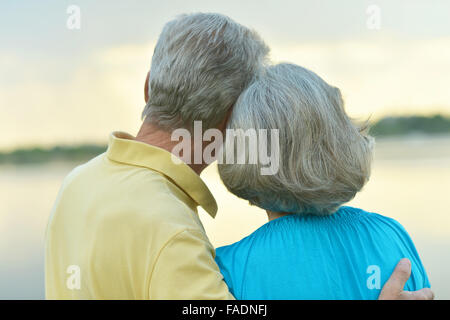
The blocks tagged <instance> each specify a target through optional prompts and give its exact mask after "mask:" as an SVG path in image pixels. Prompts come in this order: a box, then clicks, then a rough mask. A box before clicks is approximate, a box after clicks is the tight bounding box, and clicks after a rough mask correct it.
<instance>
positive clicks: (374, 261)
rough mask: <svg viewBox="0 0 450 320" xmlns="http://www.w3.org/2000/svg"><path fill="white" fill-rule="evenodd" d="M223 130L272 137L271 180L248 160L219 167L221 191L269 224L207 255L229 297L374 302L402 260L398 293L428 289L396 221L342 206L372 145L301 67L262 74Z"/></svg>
mask: <svg viewBox="0 0 450 320" xmlns="http://www.w3.org/2000/svg"><path fill="white" fill-rule="evenodd" d="M228 126H229V127H228V128H229V129H243V130H244V131H245V130H247V129H251V128H253V129H261V128H263V129H269V130H270V129H277V130H279V168H278V171H276V172H273V174H271V175H261V173H260V169H261V166H260V165H259V164H250V163H248V162H247V163H245V164H220V165H219V173H220V176H221V178H222V180H223V182H224V184H225V185H226V187H227V188H228V190H229V191H230V192H232V193H234V194H235V195H237V196H238V197H240V198H243V199H246V200H248V201H249V202H250V204H252V205H256V206H258V207H261V208H263V209H265V210H266V211H267V215H268V217H269V222H268V223H266V224H265V225H263V226H262V227H260V228H259V229H258V230H256V231H255V232H253V233H252V234H251V235H249V236H248V237H246V238H244V239H242V240H241V241H239V242H237V243H234V244H232V245H229V246H225V247H221V248H219V249H218V250H217V257H216V261H217V263H218V265H219V267H220V269H221V272H222V274H223V275H224V278H225V281H226V282H227V284H228V286H229V287H230V290H231V292H232V293H233V295H234V296H235V297H236V298H237V299H376V298H377V297H378V295H379V293H380V289H381V285H382V284H383V283H384V282H385V281H386V280H387V279H388V277H389V275H390V274H391V273H392V270H393V269H394V267H395V265H396V263H397V261H398V260H400V259H401V258H403V257H407V258H409V259H410V261H411V264H412V274H411V278H410V279H409V281H408V282H407V284H406V286H405V290H419V289H422V288H424V287H429V286H430V285H429V282H428V278H427V275H426V273H425V270H424V267H423V265H422V263H421V261H420V258H419V255H418V253H417V251H416V249H415V247H414V244H413V242H412V241H411V239H410V237H409V236H408V234H407V232H406V231H405V229H404V228H403V227H402V226H401V225H400V224H399V223H398V222H396V221H395V220H393V219H391V218H388V217H384V216H382V215H379V214H376V213H370V212H366V211H364V210H361V209H357V208H352V207H347V206H342V204H344V203H346V202H348V201H350V200H351V199H352V198H353V197H354V196H355V194H356V193H357V192H358V191H360V190H361V188H362V187H363V186H364V184H365V183H366V182H367V180H368V178H369V175H370V165H371V160H372V149H373V148H372V147H373V139H372V138H371V137H370V136H368V135H367V134H366V133H365V130H364V129H363V128H359V127H358V126H356V125H355V124H354V123H353V122H352V121H351V120H350V119H349V117H348V116H347V115H346V113H345V111H344V104H343V100H342V97H341V94H340V91H339V89H337V88H334V87H332V86H330V85H328V84H327V83H326V82H325V81H323V80H322V79H321V78H320V77H319V76H317V75H316V74H315V73H313V72H311V71H309V70H306V69H304V68H302V67H299V66H296V65H292V64H279V65H276V66H271V67H268V68H267V69H266V71H265V72H264V74H263V75H261V76H260V77H258V79H256V80H255V81H254V82H253V83H252V84H251V85H250V86H249V87H248V88H247V89H246V90H245V91H244V92H243V94H242V95H241V96H240V98H239V100H238V101H237V103H236V105H235V107H234V109H233V113H232V115H231V118H230V121H229V124H228ZM269 130H268V131H269ZM270 145H271V144H270V143H269V146H270ZM235 151H236V150H234V148H233V150H230V147H229V145H228V149H227V144H226V145H225V153H227V152H235ZM272 151H274V150H272ZM269 152H270V150H269ZM246 159H247V161H248V159H249V154H248V151H247V154H246Z"/></svg>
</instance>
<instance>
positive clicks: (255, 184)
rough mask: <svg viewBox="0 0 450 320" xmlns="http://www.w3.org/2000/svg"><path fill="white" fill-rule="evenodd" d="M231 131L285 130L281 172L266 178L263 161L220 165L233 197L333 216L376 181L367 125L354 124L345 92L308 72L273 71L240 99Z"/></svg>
mask: <svg viewBox="0 0 450 320" xmlns="http://www.w3.org/2000/svg"><path fill="white" fill-rule="evenodd" d="M228 128H229V129H238V128H239V129H244V130H246V129H249V128H255V129H269V130H270V129H278V130H279V141H280V146H279V152H280V153H279V161H280V163H279V170H278V172H276V173H275V174H273V175H261V174H260V164H248V163H246V164H219V173H220V176H221V179H222V181H223V183H224V184H225V186H226V187H227V188H228V190H229V191H230V192H232V193H234V194H235V195H237V196H238V197H241V198H243V199H246V200H249V202H250V203H251V204H254V205H256V206H259V207H261V208H264V209H266V210H270V211H274V212H291V213H299V214H316V215H327V214H332V213H334V212H335V211H336V210H337V209H338V207H339V206H340V205H341V204H343V203H345V202H347V201H349V200H351V199H352V198H353V197H354V196H355V194H356V192H358V191H359V190H361V188H362V187H363V186H364V184H365V183H366V182H367V181H368V179H369V176H370V167H371V161H372V150H373V144H374V140H373V138H372V137H370V136H368V135H366V133H365V131H366V130H365V129H366V128H367V125H363V126H357V125H356V124H355V123H353V122H352V121H351V119H350V118H349V117H348V116H347V115H346V113H345V110H344V102H343V99H342V96H341V93H340V91H339V89H337V88H335V87H332V86H330V85H328V84H327V83H326V82H325V81H324V80H322V79H321V78H320V77H319V76H317V75H316V74H315V73H313V72H312V71H309V70H307V69H305V68H302V67H299V66H296V65H293V64H286V63H283V64H279V65H276V66H271V67H268V68H267V69H266V71H265V73H264V74H262V75H261V76H260V77H258V78H257V79H255V81H253V82H252V84H250V85H249V87H248V88H247V89H246V90H245V91H244V92H243V93H242V95H241V96H240V97H239V100H238V101H237V102H236V104H235V106H234V108H233V112H232V114H231V117H230V120H229V122H228ZM269 130H268V131H269ZM227 144H228V143H227V142H226V143H225V150H224V154H226V153H227V152H229V151H228V150H227Z"/></svg>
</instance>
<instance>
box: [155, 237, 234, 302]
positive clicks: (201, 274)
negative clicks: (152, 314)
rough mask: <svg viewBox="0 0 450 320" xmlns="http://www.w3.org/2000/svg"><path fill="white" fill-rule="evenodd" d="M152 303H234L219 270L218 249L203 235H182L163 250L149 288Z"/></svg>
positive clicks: (172, 240)
mask: <svg viewBox="0 0 450 320" xmlns="http://www.w3.org/2000/svg"><path fill="white" fill-rule="evenodd" d="M149 297H150V299H170V300H177V299H179V300H182V299H189V300H221V299H227V300H228V299H234V297H233V296H232V295H231V293H230V292H229V290H228V287H227V285H226V283H225V282H224V281H223V276H222V274H221V273H220V270H219V267H218V266H217V264H216V262H215V261H214V248H213V247H212V245H211V243H210V242H209V240H208V239H207V238H206V236H205V235H204V234H203V233H201V232H200V231H188V230H186V231H182V232H180V233H178V234H177V235H175V236H174V237H173V238H172V239H170V240H169V241H168V242H167V244H166V245H165V246H164V247H163V248H162V249H161V252H160V254H159V257H158V259H157V261H156V264H155V266H154V268H153V272H152V275H151V279H150V285H149Z"/></svg>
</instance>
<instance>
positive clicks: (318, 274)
mask: <svg viewBox="0 0 450 320" xmlns="http://www.w3.org/2000/svg"><path fill="white" fill-rule="evenodd" d="M401 258H409V260H410V261H411V266H412V273H411V277H410V279H409V280H408V282H407V283H406V286H405V288H404V289H405V290H419V289H422V288H425V287H430V283H429V281H428V277H427V274H426V272H425V269H424V267H423V265H422V262H421V261H420V258H419V255H418V253H417V251H416V248H415V247H414V244H413V242H412V241H411V238H410V237H409V235H408V233H407V232H406V230H405V229H404V228H403V227H402V226H401V225H400V224H399V223H398V222H397V221H395V220H394V219H391V218H387V217H384V216H381V215H379V214H376V213H370V212H365V211H363V210H361V209H356V208H351V207H341V208H340V209H339V210H338V211H337V212H336V213H334V214H333V215H331V216H311V215H309V216H301V215H297V214H292V215H287V216H283V217H281V218H278V219H275V220H272V221H270V222H268V223H266V224H265V225H263V226H262V227H260V228H259V229H258V230H256V231H255V232H253V233H252V234H251V235H249V236H248V237H246V238H244V239H242V240H241V241H239V242H236V243H234V244H232V245H229V246H225V247H221V248H218V249H217V251H216V261H217V263H218V265H219V267H220V270H221V272H222V274H223V276H224V278H225V281H226V283H227V284H228V286H229V288H230V291H231V293H233V295H234V296H235V297H236V299H241V300H247V299H248V300H250V299H258V300H259V299H261V300H264V299H274V300H276V299H348V300H352V299H377V298H378V295H379V294H380V291H381V288H382V286H383V284H384V283H385V282H386V280H387V279H388V278H389V277H390V275H391V273H392V271H393V270H394V268H395V266H396V265H397V263H398V261H399V260H400V259H401Z"/></svg>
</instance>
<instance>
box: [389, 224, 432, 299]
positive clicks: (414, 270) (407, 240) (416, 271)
mask: <svg viewBox="0 0 450 320" xmlns="http://www.w3.org/2000/svg"><path fill="white" fill-rule="evenodd" d="M385 218H386V219H387V220H388V221H389V222H390V225H391V228H392V229H393V231H394V232H395V234H396V236H397V237H398V239H399V240H400V242H401V243H402V244H403V247H404V248H405V253H407V255H406V256H405V257H406V258H409V260H410V261H411V277H410V278H409V280H408V282H407V283H406V286H405V290H410V291H415V290H419V289H422V288H430V287H431V286H430V281H429V279H428V275H427V272H426V271H425V267H424V266H423V263H422V261H421V259H420V256H419V253H418V252H417V249H416V246H415V245H414V242H413V241H412V239H411V237H410V235H409V233H408V232H407V231H406V229H405V228H404V227H403V226H402V225H401V224H400V223H399V222H398V221H397V220H395V219H392V218H388V217H385Z"/></svg>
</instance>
